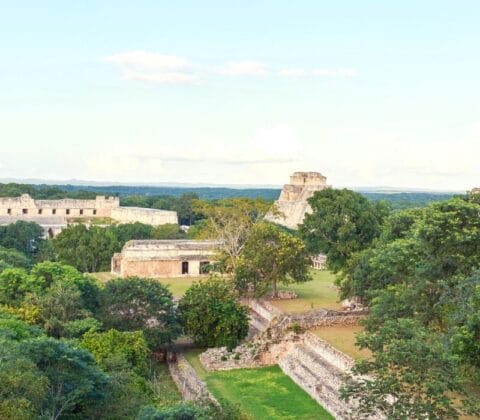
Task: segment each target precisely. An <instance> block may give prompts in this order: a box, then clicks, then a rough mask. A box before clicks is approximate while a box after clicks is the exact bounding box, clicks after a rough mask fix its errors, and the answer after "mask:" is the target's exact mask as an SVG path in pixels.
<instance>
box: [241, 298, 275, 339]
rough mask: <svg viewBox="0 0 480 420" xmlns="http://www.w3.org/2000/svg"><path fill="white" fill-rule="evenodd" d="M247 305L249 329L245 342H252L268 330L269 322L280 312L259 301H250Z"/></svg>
mask: <svg viewBox="0 0 480 420" xmlns="http://www.w3.org/2000/svg"><path fill="white" fill-rule="evenodd" d="M247 304H248V306H249V308H250V313H249V316H250V329H249V332H248V336H247V340H248V341H252V340H253V339H254V338H255V337H257V336H258V335H259V334H260V333H262V332H264V331H265V330H266V329H267V328H268V326H269V325H270V322H271V321H272V320H273V319H274V318H275V317H277V316H279V315H280V312H279V311H278V310H276V309H275V308H273V307H271V306H270V305H268V303H266V302H263V301H259V300H250V301H248V302H247Z"/></svg>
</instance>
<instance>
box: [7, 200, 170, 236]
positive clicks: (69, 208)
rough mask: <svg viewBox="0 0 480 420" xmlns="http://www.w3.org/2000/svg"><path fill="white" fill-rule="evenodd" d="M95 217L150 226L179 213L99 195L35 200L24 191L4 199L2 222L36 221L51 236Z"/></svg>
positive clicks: (166, 220) (163, 222) (167, 221)
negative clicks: (131, 205) (121, 201)
mask: <svg viewBox="0 0 480 420" xmlns="http://www.w3.org/2000/svg"><path fill="white" fill-rule="evenodd" d="M94 218H111V219H114V220H115V221H117V222H120V223H131V222H141V223H146V224H150V225H163V224H166V223H174V224H176V223H178V217H177V213H176V212H174V211H167V210H156V209H145V208H139V207H120V200H119V198H118V197H104V196H97V197H96V198H95V199H94V200H77V199H70V198H64V199H61V200H34V199H33V198H32V197H30V196H29V195H28V194H23V195H21V196H20V197H4V198H0V225H6V224H10V223H14V222H16V221H17V220H25V221H30V222H36V223H38V224H39V225H41V226H42V227H43V228H44V229H45V232H46V233H47V234H48V235H49V236H55V235H56V234H57V233H59V232H60V231H61V230H62V229H63V228H65V227H66V226H67V225H68V224H69V223H71V222H76V221H79V220H80V221H81V220H82V219H84V220H89V219H94Z"/></svg>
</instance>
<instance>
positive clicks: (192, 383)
mask: <svg viewBox="0 0 480 420" xmlns="http://www.w3.org/2000/svg"><path fill="white" fill-rule="evenodd" d="M167 360H168V362H167V363H168V369H169V371H170V375H171V376H172V379H173V381H174V382H175V384H176V385H177V388H178V390H179V391H180V394H181V395H182V398H183V399H184V400H185V401H201V402H205V401H207V402H208V401H209V402H212V403H214V404H217V405H218V402H217V400H216V399H215V397H214V396H213V395H212V394H211V392H210V391H209V390H208V387H207V384H206V383H205V382H203V381H202V380H201V379H200V378H199V377H198V375H197V372H195V369H194V368H193V367H192V365H190V363H188V360H187V359H186V358H185V356H184V355H183V354H177V355H176V357H173V356H172V355H171V354H169V355H168V356H167Z"/></svg>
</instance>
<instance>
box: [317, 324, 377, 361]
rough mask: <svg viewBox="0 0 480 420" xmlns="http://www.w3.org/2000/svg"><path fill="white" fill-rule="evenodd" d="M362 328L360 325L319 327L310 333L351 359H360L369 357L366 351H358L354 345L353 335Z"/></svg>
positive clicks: (354, 338)
mask: <svg viewBox="0 0 480 420" xmlns="http://www.w3.org/2000/svg"><path fill="white" fill-rule="evenodd" d="M362 329H363V327H361V326H360V325H347V326H344V325H335V326H332V327H319V328H316V329H314V330H311V332H312V333H314V334H316V335H318V336H319V337H320V338H322V339H324V340H325V341H326V342H328V343H330V344H331V345H332V346H333V347H335V348H337V349H338V350H340V351H342V352H343V353H345V354H346V355H348V356H350V357H351V358H353V359H360V358H362V357H369V356H370V352H369V351H368V350H365V349H364V350H360V349H359V348H358V347H357V346H356V345H355V341H356V337H355V335H356V334H357V333H359V332H360V331H362Z"/></svg>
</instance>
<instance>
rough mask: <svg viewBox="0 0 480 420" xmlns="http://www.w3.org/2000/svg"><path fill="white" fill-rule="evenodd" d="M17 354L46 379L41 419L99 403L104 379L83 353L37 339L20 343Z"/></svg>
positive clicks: (104, 384)
mask: <svg viewBox="0 0 480 420" xmlns="http://www.w3.org/2000/svg"><path fill="white" fill-rule="evenodd" d="M19 351H20V353H21V354H24V355H25V356H26V357H28V358H29V359H30V360H32V361H33V362H34V364H35V366H36V368H37V369H38V370H39V371H40V372H41V374H42V375H43V376H45V377H46V378H47V379H48V385H47V393H46V395H45V398H44V400H43V402H42V408H41V411H40V413H41V415H42V416H45V417H49V418H51V419H58V418H59V417H61V416H68V415H69V414H73V413H75V412H76V411H78V410H79V408H80V407H81V406H82V404H95V403H96V401H99V400H101V399H102V397H103V391H104V389H105V386H106V385H107V382H108V378H107V376H106V375H105V374H104V373H103V372H102V371H101V370H100V368H99V367H98V366H97V365H96V364H95V361H94V359H93V356H92V355H91V354H90V353H89V352H87V351H86V350H83V349H78V348H75V347H73V346H72V345H71V344H69V343H67V342H62V341H58V340H55V339H54V338H45V337H39V338H34V339H29V340H25V341H22V342H20V343H19Z"/></svg>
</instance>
